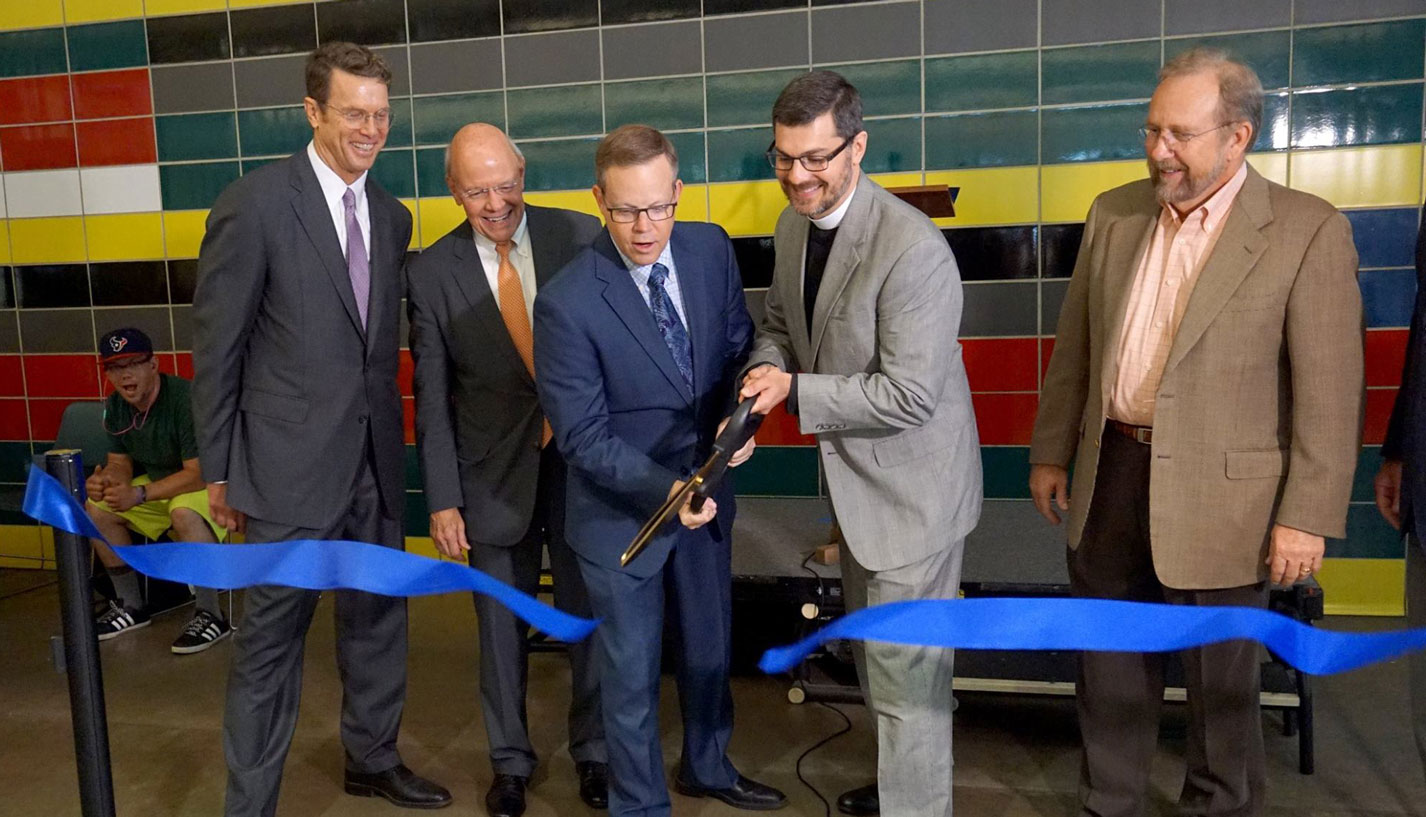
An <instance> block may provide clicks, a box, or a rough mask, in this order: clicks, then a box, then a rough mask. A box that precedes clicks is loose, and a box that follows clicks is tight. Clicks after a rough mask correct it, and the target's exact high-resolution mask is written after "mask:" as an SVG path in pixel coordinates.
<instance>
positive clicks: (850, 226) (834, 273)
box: [797, 173, 881, 367]
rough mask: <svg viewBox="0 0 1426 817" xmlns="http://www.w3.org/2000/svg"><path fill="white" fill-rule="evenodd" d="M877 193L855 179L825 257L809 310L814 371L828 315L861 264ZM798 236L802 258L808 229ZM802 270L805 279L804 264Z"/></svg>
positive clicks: (862, 179) (872, 186)
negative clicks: (855, 182)
mask: <svg viewBox="0 0 1426 817" xmlns="http://www.w3.org/2000/svg"><path fill="white" fill-rule="evenodd" d="M880 190H881V188H880V187H878V186H877V185H876V183H875V182H873V181H872V180H871V179H868V178H867V177H866V174H865V173H862V174H861V175H860V177H859V178H858V179H857V189H856V192H855V193H853V194H852V203H851V204H850V205H848V206H847V212H846V215H844V216H843V217H842V223H841V224H840V225H838V228H837V238H836V239H835V240H834V241H833V242H832V252H831V254H829V255H828V256H827V268H826V269H825V270H823V272H822V286H821V287H819V288H818V290H817V303H815V304H813V306H812V335H811V340H812V348H811V361H812V365H813V366H814V367H815V366H816V365H817V353H818V352H819V351H820V350H821V348H822V335H823V334H824V333H825V332H826V331H827V315H828V314H829V313H830V312H831V311H832V307H833V306H834V305H835V304H836V303H837V299H838V298H840V297H842V290H844V289H846V288H847V282H848V281H850V280H851V279H852V272H853V271H854V270H855V269H856V268H857V264H859V263H861V260H862V256H861V250H862V243H863V242H864V241H865V240H866V236H867V225H868V224H869V223H870V222H871V211H872V207H873V206H874V205H875V198H876V195H877V193H878V192H880ZM801 232H802V234H803V241H802V247H803V250H802V254H804V255H805V254H806V251H807V250H806V247H807V238H806V236H807V228H806V227H805V226H804V227H803V229H802V231H801ZM803 267H804V273H803V274H804V275H805V274H806V273H805V268H806V262H805V261H804V262H803ZM798 294H799V296H800V295H801V293H798ZM797 303H798V306H801V305H802V303H803V301H802V298H801V297H799V298H798V299H797Z"/></svg>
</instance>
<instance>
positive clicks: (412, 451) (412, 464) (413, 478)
mask: <svg viewBox="0 0 1426 817" xmlns="http://www.w3.org/2000/svg"><path fill="white" fill-rule="evenodd" d="M424 485H425V483H424V482H423V481H422V480H421V450H420V449H419V448H417V447H416V446H414V445H407V446H406V490H408V491H420V490H422V488H423V486H424Z"/></svg>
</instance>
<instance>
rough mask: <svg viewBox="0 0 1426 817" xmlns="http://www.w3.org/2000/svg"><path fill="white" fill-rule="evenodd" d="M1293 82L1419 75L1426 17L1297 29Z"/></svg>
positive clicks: (1349, 80)
mask: <svg viewBox="0 0 1426 817" xmlns="http://www.w3.org/2000/svg"><path fill="white" fill-rule="evenodd" d="M1293 36H1294V37H1295V38H1296V39H1295V41H1294V42H1293V52H1292V82H1293V85H1296V86H1298V87H1302V86H1304V85H1326V84H1329V83H1336V82H1375V81H1378V80H1391V79H1420V78H1421V71H1422V60H1423V49H1426V20H1399V21H1395V22H1389V23H1367V24H1364V25H1350V26H1328V27H1326V28H1304V29H1298V30H1297V31H1296V32H1295V33H1294V35H1293Z"/></svg>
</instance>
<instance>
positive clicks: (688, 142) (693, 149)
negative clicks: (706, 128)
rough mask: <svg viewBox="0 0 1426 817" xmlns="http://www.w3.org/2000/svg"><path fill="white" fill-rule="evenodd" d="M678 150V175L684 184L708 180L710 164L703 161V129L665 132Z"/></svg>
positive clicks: (700, 182)
mask: <svg viewBox="0 0 1426 817" xmlns="http://www.w3.org/2000/svg"><path fill="white" fill-rule="evenodd" d="M665 136H667V137H668V140H669V141H670V142H672V143H673V149H674V150H676V151H678V177H679V178H680V179H683V183H684V184H702V183H703V182H706V181H708V166H707V164H706V163H705V162H704V161H703V145H704V138H703V132H702V131H685V132H683V133H669V134H665Z"/></svg>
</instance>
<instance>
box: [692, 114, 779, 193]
mask: <svg viewBox="0 0 1426 817" xmlns="http://www.w3.org/2000/svg"><path fill="white" fill-rule="evenodd" d="M771 143H772V128H771V127H761V128H739V129H738V130H714V131H709V132H708V181H710V182H741V181H753V180H756V179H773V178H776V176H775V175H774V174H773V172H772V165H769V164H768V162H767V146H768V145H769V144H771Z"/></svg>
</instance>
